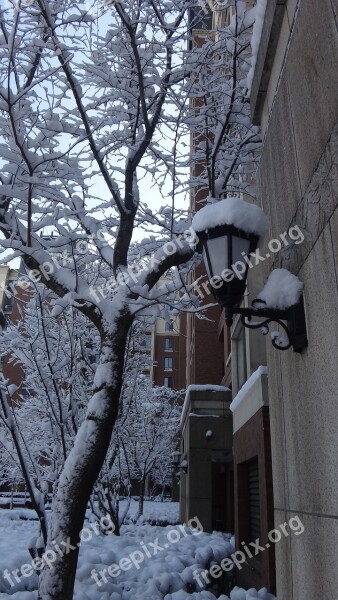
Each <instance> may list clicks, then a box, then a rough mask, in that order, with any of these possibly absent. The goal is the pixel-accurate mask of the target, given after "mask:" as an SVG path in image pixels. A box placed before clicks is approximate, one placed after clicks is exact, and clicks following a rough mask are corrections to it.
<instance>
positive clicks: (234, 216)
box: [192, 198, 308, 352]
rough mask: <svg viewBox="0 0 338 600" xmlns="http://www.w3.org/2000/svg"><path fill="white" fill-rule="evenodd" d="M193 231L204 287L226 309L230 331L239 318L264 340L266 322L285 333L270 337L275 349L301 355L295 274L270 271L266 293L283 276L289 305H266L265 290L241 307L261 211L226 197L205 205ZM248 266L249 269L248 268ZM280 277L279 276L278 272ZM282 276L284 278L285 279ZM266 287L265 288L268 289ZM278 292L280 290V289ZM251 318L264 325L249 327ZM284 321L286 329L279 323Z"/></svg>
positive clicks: (301, 317)
mask: <svg viewBox="0 0 338 600" xmlns="http://www.w3.org/2000/svg"><path fill="white" fill-rule="evenodd" d="M192 228H193V230H194V231H195V233H196V251H197V252H198V253H201V254H202V255H203V259H204V263H205V267H206V271H207V275H208V278H209V283H210V286H211V289H212V292H213V295H214V297H215V299H216V301H217V302H218V303H219V304H221V306H223V307H224V308H225V318H226V324H227V325H228V327H231V325H232V322H233V315H234V314H240V315H241V321H242V323H243V325H244V326H245V327H248V328H250V329H257V328H261V332H262V333H263V334H264V335H266V334H267V333H268V332H269V327H268V325H269V323H270V322H271V321H275V322H277V323H278V324H279V325H280V326H281V327H282V328H283V330H284V332H285V333H286V334H287V338H288V339H287V340H285V339H284V338H282V336H281V335H280V334H279V333H278V332H273V333H272V344H273V346H274V347H275V348H277V349H279V350H287V349H288V348H290V347H291V346H293V349H294V351H295V352H301V351H302V350H303V349H304V348H305V347H306V346H307V344H308V342H307V336H306V323H305V314H304V305H303V297H302V293H301V289H302V284H301V282H300V281H299V280H298V278H297V277H296V276H295V275H292V274H291V273H289V272H288V271H286V270H285V269H277V270H275V271H272V273H271V275H270V277H269V280H270V282H269V280H268V284H269V289H268V294H265V296H266V297H269V296H270V297H271V291H273V292H274V296H276V293H277V295H278V289H277V292H276V280H277V287H278V278H277V275H279V273H277V271H278V272H280V273H281V276H282V286H286V287H288V286H290V287H291V288H292V287H293V288H294V290H295V293H293V294H291V295H290V294H289V297H291V298H293V300H291V304H289V305H288V304H285V303H284V304H283V303H279V302H278V300H277V301H275V303H274V305H272V306H271V305H269V304H268V303H267V301H266V300H265V299H264V293H263V292H264V290H265V288H264V290H263V292H261V293H260V295H259V296H262V297H261V298H260V297H258V298H257V299H256V300H254V301H253V302H252V306H250V307H249V308H244V307H241V306H240V304H241V302H242V300H243V296H244V292H245V289H246V280H247V274H248V269H249V265H250V264H251V263H250V255H252V254H253V253H255V252H256V250H257V248H258V247H259V245H260V244H261V243H262V240H263V238H264V235H265V233H266V231H267V229H268V221H267V218H266V216H265V215H264V213H263V211H262V210H261V209H260V208H259V207H258V206H256V205H253V204H249V203H248V202H245V201H244V200H242V199H241V198H228V199H225V200H219V201H218V202H215V203H213V204H208V205H206V206H205V207H203V208H202V209H201V210H199V211H198V212H197V213H196V215H195V216H194V218H193V222H192ZM251 266H252V264H251ZM282 272H283V273H282ZM285 275H286V277H285ZM268 284H267V285H268ZM280 291H281V292H283V289H281V290H280ZM252 317H261V318H263V319H264V321H263V322H262V321H258V322H252ZM283 321H286V324H285V323H284V322H283Z"/></svg>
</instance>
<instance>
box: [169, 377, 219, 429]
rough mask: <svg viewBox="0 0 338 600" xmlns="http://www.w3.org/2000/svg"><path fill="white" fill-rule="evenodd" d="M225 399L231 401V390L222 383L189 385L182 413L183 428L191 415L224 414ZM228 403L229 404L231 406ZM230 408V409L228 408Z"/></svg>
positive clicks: (209, 415)
mask: <svg viewBox="0 0 338 600" xmlns="http://www.w3.org/2000/svg"><path fill="white" fill-rule="evenodd" d="M224 401H227V402H228V403H229V404H230V402H231V391H230V390H229V388H226V387H223V386H221V385H212V384H206V385H189V386H188V388H187V391H186V395H185V400H184V404H183V408H182V415H181V423H180V426H181V430H182V429H183V428H184V425H185V423H186V420H187V418H188V417H189V416H197V417H198V416H200V417H201V416H208V417H215V416H222V415H224ZM229 404H228V406H229ZM228 410H229V409H228Z"/></svg>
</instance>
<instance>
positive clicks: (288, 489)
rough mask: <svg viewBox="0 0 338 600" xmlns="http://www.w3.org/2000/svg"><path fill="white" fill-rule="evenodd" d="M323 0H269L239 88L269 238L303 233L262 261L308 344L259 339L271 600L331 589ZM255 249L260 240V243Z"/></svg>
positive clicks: (337, 537) (337, 349)
mask: <svg viewBox="0 0 338 600" xmlns="http://www.w3.org/2000/svg"><path fill="white" fill-rule="evenodd" d="M337 17H338V11H337V3H336V2H334V1H333V0H321V1H320V2H318V1H317V0H287V1H286V0H284V1H278V2H277V1H276V0H269V1H268V3H267V8H266V13H265V18H264V23H263V30H262V35H261V40H260V45H259V48H258V54H257V63H256V69H255V73H254V79H253V85H252V90H251V98H250V101H251V108H252V115H253V119H254V122H255V123H257V124H260V125H261V126H262V133H263V137H264V140H263V150H262V156H261V160H260V167H259V178H258V184H259V199H260V203H261V206H262V208H263V210H264V211H265V213H266V214H267V215H268V216H269V219H270V223H271V230H270V233H269V236H270V239H273V238H276V237H278V235H280V234H282V233H283V232H287V231H288V230H289V228H290V227H291V226H294V225H297V226H298V227H299V228H300V230H301V231H302V233H303V234H304V241H303V242H302V243H301V244H299V245H297V246H291V247H290V248H288V250H287V251H285V252H282V253H279V254H278V255H275V259H274V261H272V259H270V261H266V262H265V263H264V267H265V270H266V274H268V272H269V271H270V270H271V268H275V267H284V268H286V269H288V270H289V271H291V272H292V273H294V274H295V275H297V276H298V277H299V278H300V279H301V281H302V282H303V283H304V301H305V312H306V322H307V335H308V342H309V344H308V348H307V349H306V350H305V351H304V352H303V353H302V354H296V353H293V352H292V351H288V352H276V351H275V350H274V349H273V348H272V347H271V346H269V345H268V374H269V377H268V382H269V400H270V402H269V404H270V427H271V446H272V471H273V486H274V495H273V498H274V525H275V527H278V526H279V525H280V524H282V523H285V522H288V521H289V519H290V518H293V517H298V518H299V519H301V521H302V523H303V526H304V532H303V533H302V534H301V535H297V536H295V535H290V536H288V537H283V538H282V539H281V541H280V542H278V544H276V547H275V549H276V577H277V596H278V600H303V599H304V600H305V599H307V598H311V599H312V598H319V597H325V598H334V597H335V596H336V593H337V592H336V590H337V587H338V570H337V545H338V512H337V506H338V478H337V472H338V435H337V429H338V404H337V399H338V369H337V364H338V290H337V281H338V208H337V202H338V122H337V117H338V35H337ZM263 252H264V250H263Z"/></svg>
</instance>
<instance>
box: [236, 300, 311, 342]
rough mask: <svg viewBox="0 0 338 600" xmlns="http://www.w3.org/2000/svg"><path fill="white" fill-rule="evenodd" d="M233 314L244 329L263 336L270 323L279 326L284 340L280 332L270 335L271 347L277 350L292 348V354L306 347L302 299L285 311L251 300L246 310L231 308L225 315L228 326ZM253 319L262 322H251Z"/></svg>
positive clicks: (260, 301) (266, 332)
mask: <svg viewBox="0 0 338 600" xmlns="http://www.w3.org/2000/svg"><path fill="white" fill-rule="evenodd" d="M233 314H240V315H241V322H242V323H243V325H244V327H248V328H249V329H260V330H261V333H262V334H263V335H267V334H268V333H269V324H270V323H271V322H275V323H277V324H278V325H280V326H281V328H282V329H283V331H284V333H285V334H286V338H284V336H283V335H282V333H281V332H273V333H272V334H271V337H272V345H273V346H274V347H275V348H277V350H288V349H289V348H291V346H292V347H293V350H294V352H302V350H304V348H306V347H307V345H308V339H307V334H306V321H305V313H304V302H303V297H301V298H300V300H299V302H298V303H297V304H294V305H293V306H290V307H289V308H287V309H285V310H280V309H273V308H268V307H266V303H265V302H264V301H263V300H259V299H256V300H253V302H252V306H250V307H248V308H242V307H238V308H233V309H232V311H231V312H227V313H226V323H227V325H228V326H231V324H232V315H233ZM253 317H256V318H260V319H264V320H263V321H258V322H257V321H254V322H252V318H253ZM284 321H286V323H285V322H284Z"/></svg>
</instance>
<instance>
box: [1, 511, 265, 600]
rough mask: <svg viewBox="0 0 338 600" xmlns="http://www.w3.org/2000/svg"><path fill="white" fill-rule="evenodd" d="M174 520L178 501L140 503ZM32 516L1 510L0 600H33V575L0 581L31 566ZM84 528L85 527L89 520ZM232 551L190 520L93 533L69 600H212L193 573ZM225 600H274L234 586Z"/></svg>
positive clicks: (229, 542) (225, 539) (148, 514)
mask: <svg viewBox="0 0 338 600" xmlns="http://www.w3.org/2000/svg"><path fill="white" fill-rule="evenodd" d="M136 511H137V502H136V501H132V505H131V510H130V513H131V515H135V514H136ZM177 516H178V504H177V503H171V502H164V503H161V502H145V518H146V519H147V518H151V519H152V520H154V519H156V518H158V519H159V518H161V520H169V519H171V520H172V522H175V520H177ZM33 518H34V512H33V511H31V510H21V509H16V510H13V511H10V510H5V509H3V510H0V600H5V599H8V600H36V592H35V591H34V590H36V587H37V577H36V575H33V576H31V577H22V580H21V582H20V583H16V584H15V586H13V587H11V586H10V584H9V583H8V582H7V581H6V579H4V577H3V574H4V569H8V570H9V571H10V572H11V571H13V570H14V569H18V568H19V567H20V566H21V565H23V564H25V563H29V564H30V563H31V558H30V555H29V553H28V550H27V549H26V548H27V545H28V542H29V540H30V539H31V538H32V537H33V536H34V535H37V521H36V520H32V519H33ZM27 519H28V520H27ZM85 526H86V527H87V528H89V522H87V523H86V524H85ZM233 552H234V546H233V539H232V538H231V535H230V534H225V533H219V532H214V533H213V534H208V533H204V532H203V531H201V528H200V524H199V521H198V520H192V521H191V522H190V527H182V526H179V525H169V526H167V527H159V526H152V525H149V524H148V523H143V524H134V523H131V524H128V525H125V526H123V528H122V535H121V536H120V537H117V536H114V535H107V536H98V535H95V534H93V535H92V538H91V539H90V540H89V541H88V542H82V545H81V549H80V556H79V565H78V572H77V581H76V586H75V594H74V600H134V599H135V598H137V600H160V599H161V600H185V599H187V600H188V599H191V600H216V597H215V596H214V594H212V593H211V592H210V591H205V590H204V589H203V588H202V587H201V586H199V584H198V582H197V581H196V579H194V577H193V573H194V571H195V570H197V572H200V571H201V570H204V569H205V568H207V569H210V567H211V566H212V565H213V564H215V565H216V564H217V565H220V563H221V561H222V560H223V559H224V558H226V557H228V556H230V555H231V554H232V553H233ZM93 570H95V571H93ZM189 584H190V587H189ZM191 584H192V585H191ZM187 586H188V589H189V591H190V592H191V593H188V592H187V591H186V589H187ZM230 598H231V600H249V599H250V600H253V599H255V598H257V600H258V599H259V600H275V599H274V596H271V595H270V594H268V593H267V592H266V590H261V591H260V592H256V591H255V590H249V591H245V590H240V589H237V588H236V589H235V590H233V591H232V592H231V595H230ZM219 600H228V597H227V596H224V595H223V596H221V597H220V599H219Z"/></svg>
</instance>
